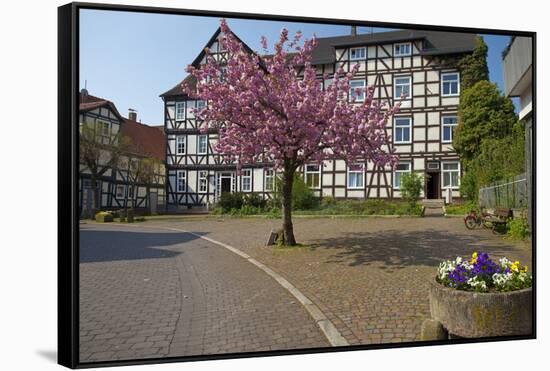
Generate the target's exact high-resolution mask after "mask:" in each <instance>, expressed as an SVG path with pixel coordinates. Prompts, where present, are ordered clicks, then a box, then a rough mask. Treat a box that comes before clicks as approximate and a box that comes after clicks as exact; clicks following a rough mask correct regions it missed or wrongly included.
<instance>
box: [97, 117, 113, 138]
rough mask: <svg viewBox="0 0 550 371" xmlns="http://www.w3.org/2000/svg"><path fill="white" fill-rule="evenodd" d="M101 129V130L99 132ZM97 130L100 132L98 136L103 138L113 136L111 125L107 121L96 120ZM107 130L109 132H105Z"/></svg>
mask: <svg viewBox="0 0 550 371" xmlns="http://www.w3.org/2000/svg"><path fill="white" fill-rule="evenodd" d="M98 128H99V130H98ZM96 130H98V131H99V132H97V134H98V135H99V136H101V137H107V138H108V137H110V136H111V123H110V122H109V121H107V120H103V119H97V120H96ZM105 130H106V131H107V132H105Z"/></svg>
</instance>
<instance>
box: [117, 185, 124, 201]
mask: <svg viewBox="0 0 550 371" xmlns="http://www.w3.org/2000/svg"><path fill="white" fill-rule="evenodd" d="M119 188H122V192H121V194H120V195H119V193H118V190H119ZM125 193H126V186H125V185H124V184H117V185H115V198H116V199H117V200H120V199H123V198H124V197H125Z"/></svg>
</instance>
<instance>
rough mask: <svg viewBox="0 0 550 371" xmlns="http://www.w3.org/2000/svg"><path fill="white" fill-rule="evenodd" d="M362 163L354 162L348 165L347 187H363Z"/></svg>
mask: <svg viewBox="0 0 550 371" xmlns="http://www.w3.org/2000/svg"><path fill="white" fill-rule="evenodd" d="M364 170H365V168H364V165H363V164H354V165H350V166H349V167H348V188H363V185H364V182H363V179H364Z"/></svg>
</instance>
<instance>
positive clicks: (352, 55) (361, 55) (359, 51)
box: [349, 47, 367, 61]
mask: <svg viewBox="0 0 550 371" xmlns="http://www.w3.org/2000/svg"><path fill="white" fill-rule="evenodd" d="M366 56H367V48H364V47H363V48H351V49H350V50H349V59H350V60H352V61H356V60H359V59H365V57H366Z"/></svg>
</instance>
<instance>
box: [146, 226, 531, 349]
mask: <svg viewBox="0 0 550 371" xmlns="http://www.w3.org/2000/svg"><path fill="white" fill-rule="evenodd" d="M148 223H159V224H163V225H170V226H174V227H179V228H182V229H184V230H189V231H194V232H208V236H209V237H210V238H214V239H217V240H219V241H223V242H225V243H227V244H230V245H232V246H235V247H238V248H239V249H241V250H243V251H244V252H246V253H247V254H250V255H251V256H253V257H255V258H256V259H257V260H259V261H261V262H262V263H264V264H266V265H268V266H269V267H271V268H273V269H274V270H276V271H277V272H279V273H280V274H281V275H283V276H284V277H285V278H287V279H288V280H289V281H291V282H292V283H293V284H294V285H295V286H296V287H297V288H298V289H299V290H300V291H302V292H303V293H304V294H305V295H306V296H308V297H309V298H310V299H311V300H313V301H314V302H315V303H316V304H317V305H318V306H319V308H320V309H321V310H322V311H323V312H324V313H325V315H327V317H328V318H329V319H330V320H331V321H332V322H333V323H334V324H335V325H336V327H337V328H338V330H339V331H340V332H341V333H342V335H343V336H344V337H345V338H346V339H347V340H348V342H349V343H350V344H376V343H390V342H404V341H416V340H419V338H420V326H421V324H422V321H423V320H424V319H425V318H428V317H429V300H428V281H429V280H431V279H433V277H434V276H435V267H437V265H438V264H439V262H440V261H441V260H444V259H452V258H454V257H456V256H458V255H460V256H469V255H470V254H471V253H472V252H473V251H474V250H481V251H486V252H488V253H489V254H490V255H491V256H494V257H501V256H508V257H509V258H511V259H519V260H521V261H522V263H526V264H528V265H529V266H530V265H531V248H530V246H527V244H524V243H513V242H510V241H509V240H505V239H503V237H501V236H495V235H493V234H492V233H491V232H490V231H487V230H482V229H480V230H474V231H469V230H467V229H466V228H465V227H464V224H463V222H462V219H460V218H443V217H439V218H436V217H433V218H366V219H357V218H356V219H353V218H352V219H329V218H295V220H294V226H295V234H296V238H297V240H298V242H301V243H302V244H304V245H306V246H305V247H300V248H293V249H271V248H265V247H263V244H264V243H265V240H266V239H267V234H268V232H269V231H270V230H271V229H272V228H278V227H279V225H280V221H279V220H270V219H259V218H258V219H252V218H244V219H237V218H235V219H232V218H227V219H212V218H209V219H203V220H196V219H192V218H189V219H185V221H181V220H180V221H164V222H161V221H157V222H153V221H151V222H148Z"/></svg>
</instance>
